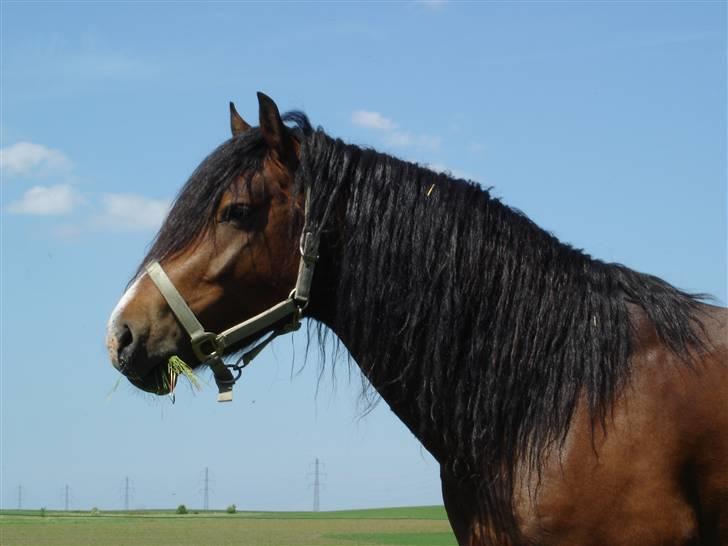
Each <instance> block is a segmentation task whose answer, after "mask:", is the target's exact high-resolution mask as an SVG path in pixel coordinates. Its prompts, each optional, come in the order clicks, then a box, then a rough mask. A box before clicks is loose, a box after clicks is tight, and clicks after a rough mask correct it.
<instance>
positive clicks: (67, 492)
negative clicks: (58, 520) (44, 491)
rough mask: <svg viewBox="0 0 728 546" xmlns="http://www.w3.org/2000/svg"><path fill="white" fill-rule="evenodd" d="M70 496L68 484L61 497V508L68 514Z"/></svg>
mask: <svg viewBox="0 0 728 546" xmlns="http://www.w3.org/2000/svg"><path fill="white" fill-rule="evenodd" d="M69 496H70V488H69V487H68V484H66V487H65V491H64V495H63V500H64V502H63V506H64V507H65V509H66V512H68V498H69Z"/></svg>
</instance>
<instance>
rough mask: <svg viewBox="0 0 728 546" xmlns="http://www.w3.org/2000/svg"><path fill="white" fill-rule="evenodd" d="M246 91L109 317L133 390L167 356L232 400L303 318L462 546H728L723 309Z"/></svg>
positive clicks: (150, 383) (466, 184)
mask: <svg viewBox="0 0 728 546" xmlns="http://www.w3.org/2000/svg"><path fill="white" fill-rule="evenodd" d="M258 103H259V104H258V106H259V125H258V127H252V126H251V125H250V124H248V123H247V122H246V121H245V120H243V118H242V117H241V116H240V115H239V114H238V113H237V111H236V110H235V107H234V105H233V104H232V103H230V125H231V131H232V137H231V138H230V139H229V140H227V141H225V142H224V143H223V144H221V145H220V146H219V147H218V148H217V149H216V150H214V151H213V152H212V153H211V154H210V155H209V156H208V157H207V158H206V159H204V161H203V162H202V163H201V164H200V165H199V166H198V167H197V169H196V170H195V171H194V172H193V173H192V175H191V176H190V178H189V180H188V181H187V182H186V184H185V185H184V187H183V188H182V189H181V191H180V193H179V195H178V196H177V198H176V200H175V202H174V204H173V206H172V208H171V210H170V212H169V214H168V216H167V218H166V220H165V222H164V224H163V225H162V227H161V228H160V230H159V232H158V234H157V235H156V237H155V239H154V241H153V244H152V245H151V248H150V250H149V252H148V254H147V256H146V257H145V258H144V260H143V262H142V264H141V265H140V267H139V269H138V270H137V273H136V275H135V276H134V278H133V279H132V281H131V282H130V284H129V285H128V287H127V289H126V291H125V293H124V295H123V296H122V298H121V300H120V301H119V303H118V305H117V306H116V308H115V309H114V311H113V313H112V315H111V318H110V320H109V324H108V330H107V339H106V343H107V347H108V351H109V356H110V359H111V362H112V364H113V365H114V366H115V367H116V368H117V369H118V370H119V371H120V372H121V373H123V374H124V375H125V376H126V377H127V378H128V379H129V380H130V381H131V383H132V384H133V385H135V386H137V387H139V388H140V389H143V390H145V391H148V392H152V393H156V394H160V395H161V394H165V393H167V392H168V391H169V388H170V382H169V381H165V380H164V379H165V378H166V374H167V373H168V372H167V364H166V363H167V361H168V359H169V358H170V357H171V356H172V355H178V356H179V357H180V358H182V359H184V360H185V361H187V362H189V363H192V364H191V365H192V367H195V368H197V367H200V366H204V365H208V366H210V367H211V368H212V369H213V373H214V375H215V379H216V381H217V383H218V386H219V387H220V396H221V399H223V400H227V399H229V398H230V392H231V388H232V385H233V384H234V381H235V380H236V379H237V378H238V377H239V376H240V373H241V371H242V367H243V366H245V365H247V364H248V363H249V361H250V359H251V358H252V357H253V356H255V354H257V353H258V352H259V351H260V350H262V348H263V347H264V345H265V343H266V342H267V341H268V340H269V339H270V338H271V337H273V336H276V335H280V334H282V333H285V332H288V331H291V330H293V329H295V328H297V327H298V326H299V324H300V321H301V319H303V318H307V319H309V320H308V321H307V323H308V325H309V334H310V333H311V328H313V331H314V332H316V329H318V333H319V334H322V332H323V333H324V334H326V333H327V332H331V333H333V335H334V336H335V339H336V343H338V344H341V345H342V346H343V347H344V348H345V349H346V350H347V351H348V354H349V355H350V358H351V359H352V360H353V361H354V362H355V363H356V364H357V365H358V366H359V368H360V369H361V372H362V373H363V375H364V376H365V377H366V379H367V380H368V382H369V384H370V386H371V387H372V388H373V389H375V390H376V391H377V392H378V394H379V395H380V396H381V398H382V399H383V400H384V401H385V402H386V403H387V404H388V405H389V407H390V408H391V409H392V411H393V412H394V413H395V414H396V415H397V416H398V417H399V418H400V419H401V420H402V422H403V423H404V424H405V425H406V426H407V427H408V428H409V430H411V431H412V433H413V434H414V435H415V436H416V437H417V438H418V439H419V440H420V441H421V443H422V444H423V446H424V447H425V448H426V449H427V450H428V451H429V452H430V453H431V454H432V455H433V457H434V458H435V459H436V460H437V461H438V463H439V465H440V474H441V479H442V494H443V500H444V504H445V509H446V512H447V515H448V518H449V521H450V523H451V526H452V528H453V531H454V534H455V536H456V539H457V541H458V544H460V545H461V546H478V545H510V546H515V545H544V546H545V545H559V546H571V545H574V546H576V545H578V546H587V545H610V546H617V545H619V546H653V545H654V546H657V545H695V544H701V545H717V544H724V545H725V544H728V364H727V362H728V341H727V340H728V310H726V309H725V308H720V307H717V306H714V305H710V304H709V303H707V301H706V300H707V297H706V296H703V295H696V294H688V293H685V292H683V291H680V290H678V289H676V288H675V287H673V286H671V285H670V284H668V283H667V282H665V281H663V280H661V279H659V278H657V277H655V276H651V275H648V274H644V273H640V272H637V271H634V270H632V269H630V268H628V267H625V266H624V265H620V264H617V263H606V262H604V261H600V260H598V259H595V258H593V257H591V256H590V255H588V254H587V253H585V252H584V251H582V250H580V249H576V248H573V247H572V246H570V245H568V244H565V243H563V242H561V241H559V240H558V239H557V238H556V237H554V236H553V235H552V234H550V233H548V232H546V231H545V230H543V229H541V228H540V227H538V226H537V225H536V224H535V223H533V222H532V221H531V220H530V219H529V218H528V217H527V216H526V215H525V214H523V213H521V212H519V211H517V210H515V209H513V208H511V207H509V206H507V205H505V204H503V203H501V202H500V200H498V199H496V198H494V197H493V196H492V195H490V193H489V191H488V190H486V189H484V188H483V187H481V186H480V185H478V184H477V183H475V182H472V181H467V180H463V179H456V178H455V177H453V176H451V175H450V174H449V173H442V172H434V171H432V170H430V169H428V168H426V167H423V166H420V165H418V164H414V163H410V162H406V161H402V160H400V159H397V158H395V157H392V156H390V155H386V154H383V153H380V152H377V151H375V150H373V149H369V148H362V147H358V146H355V145H352V144H347V143H345V142H343V141H342V140H340V139H335V138H332V137H330V136H329V135H328V134H326V133H325V132H324V130H323V129H321V128H317V129H314V128H313V127H312V125H311V123H310V122H309V120H308V118H307V117H306V116H305V115H304V114H303V113H301V112H289V113H288V114H285V115H284V116H281V114H280V113H279V110H278V107H277V105H276V104H275V102H274V101H273V100H272V99H270V98H269V97H267V96H266V95H264V94H262V93H259V94H258ZM202 324H204V325H205V327H204V328H203V327H202ZM213 332H222V333H221V334H215V333H213ZM264 336H268V337H267V338H264ZM261 340H262V341H261ZM251 346H254V347H255V348H254V349H253V350H252V351H249V352H247V353H245V354H244V358H243V363H242V364H241V363H240V361H238V363H237V364H234V365H233V364H228V363H226V361H225V360H223V358H222V357H223V356H224V355H226V354H231V353H236V352H237V353H238V354H239V353H240V351H241V350H242V349H244V348H245V347H251ZM322 349H323V346H322Z"/></svg>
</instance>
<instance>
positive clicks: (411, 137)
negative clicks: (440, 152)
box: [384, 131, 442, 150]
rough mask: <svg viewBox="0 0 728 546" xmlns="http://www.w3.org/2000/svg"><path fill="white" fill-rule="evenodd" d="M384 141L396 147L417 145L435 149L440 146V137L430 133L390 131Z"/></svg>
mask: <svg viewBox="0 0 728 546" xmlns="http://www.w3.org/2000/svg"><path fill="white" fill-rule="evenodd" d="M384 142H385V143H386V144H388V145H389V146H394V147H396V148H410V147H417V148H426V149H428V150H436V149H438V148H439V147H440V144H441V143H442V139H441V138H440V137H436V136H432V135H425V134H419V135H416V134H412V133H410V132H408V131H392V132H391V133H389V134H387V135H386V136H385V137H384Z"/></svg>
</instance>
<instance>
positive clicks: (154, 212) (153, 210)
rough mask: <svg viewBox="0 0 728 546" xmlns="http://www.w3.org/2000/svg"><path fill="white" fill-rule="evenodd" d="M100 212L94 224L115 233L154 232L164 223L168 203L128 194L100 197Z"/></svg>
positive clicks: (112, 194) (164, 200) (108, 194)
mask: <svg viewBox="0 0 728 546" xmlns="http://www.w3.org/2000/svg"><path fill="white" fill-rule="evenodd" d="M101 205H102V212H101V214H100V215H99V216H97V217H96V218H95V223H96V224H97V225H100V226H102V227H106V228H109V229H112V230H116V231H144V230H155V229H157V228H159V226H160V225H161V224H162V222H163V221H164V218H165V217H166V216H167V212H168V211H169V207H170V202H169V201H168V200H166V199H149V198H148V197H144V196H141V195H134V194H130V193H107V194H104V195H102V196H101Z"/></svg>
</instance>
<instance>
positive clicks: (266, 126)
mask: <svg viewBox="0 0 728 546" xmlns="http://www.w3.org/2000/svg"><path fill="white" fill-rule="evenodd" d="M258 106H259V108H260V110H259V115H260V132H261V133H262V134H263V138H264V139H265V142H266V144H268V147H269V148H270V149H271V150H272V151H273V152H274V153H275V154H277V155H278V158H279V159H280V160H281V161H282V162H283V163H290V162H295V160H296V153H295V145H294V142H293V136H292V135H291V133H290V132H289V130H288V129H287V128H286V126H285V125H283V120H281V115H280V114H279V113H278V107H277V106H276V103H275V102H273V99H271V98H270V97H269V96H268V95H266V94H264V93H261V92H258Z"/></svg>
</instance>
